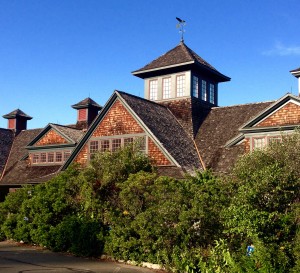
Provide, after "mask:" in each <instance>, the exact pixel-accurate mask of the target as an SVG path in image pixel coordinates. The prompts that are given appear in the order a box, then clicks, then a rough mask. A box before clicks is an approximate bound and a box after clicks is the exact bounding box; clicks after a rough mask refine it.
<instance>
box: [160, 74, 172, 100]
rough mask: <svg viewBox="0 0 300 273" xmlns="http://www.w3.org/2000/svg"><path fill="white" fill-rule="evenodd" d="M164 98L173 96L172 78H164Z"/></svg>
mask: <svg viewBox="0 0 300 273" xmlns="http://www.w3.org/2000/svg"><path fill="white" fill-rule="evenodd" d="M162 92H163V99H169V98H170V97H171V78H164V79H163V82H162Z"/></svg>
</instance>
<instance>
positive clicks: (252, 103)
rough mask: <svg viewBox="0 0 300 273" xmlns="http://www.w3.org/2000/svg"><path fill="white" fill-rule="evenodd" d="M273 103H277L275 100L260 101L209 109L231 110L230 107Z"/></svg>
mask: <svg viewBox="0 0 300 273" xmlns="http://www.w3.org/2000/svg"><path fill="white" fill-rule="evenodd" d="M275 101H277V100H268V101H261V102H249V103H241V104H234V105H226V106H217V107H212V108H211V109H221V108H231V107H239V106H245V105H254V104H262V103H271V102H275Z"/></svg>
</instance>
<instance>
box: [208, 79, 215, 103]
mask: <svg viewBox="0 0 300 273" xmlns="http://www.w3.org/2000/svg"><path fill="white" fill-rule="evenodd" d="M209 102H210V103H213V104H214V103H215V85H214V84H212V83H211V84H210V85H209Z"/></svg>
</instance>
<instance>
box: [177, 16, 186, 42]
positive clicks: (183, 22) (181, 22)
mask: <svg viewBox="0 0 300 273" xmlns="http://www.w3.org/2000/svg"><path fill="white" fill-rule="evenodd" d="M176 20H177V21H178V24H177V25H176V27H177V28H180V29H179V33H181V40H180V41H181V42H184V39H183V33H184V32H185V29H184V28H183V27H184V26H185V24H186V23H185V21H184V20H182V19H180V18H178V17H176Z"/></svg>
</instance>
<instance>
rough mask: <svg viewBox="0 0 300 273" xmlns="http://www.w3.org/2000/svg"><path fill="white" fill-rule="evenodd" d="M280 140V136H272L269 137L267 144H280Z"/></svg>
mask: <svg viewBox="0 0 300 273" xmlns="http://www.w3.org/2000/svg"><path fill="white" fill-rule="evenodd" d="M281 141H282V138H281V137H280V136H272V137H269V139H268V142H269V144H270V143H275V142H281Z"/></svg>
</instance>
